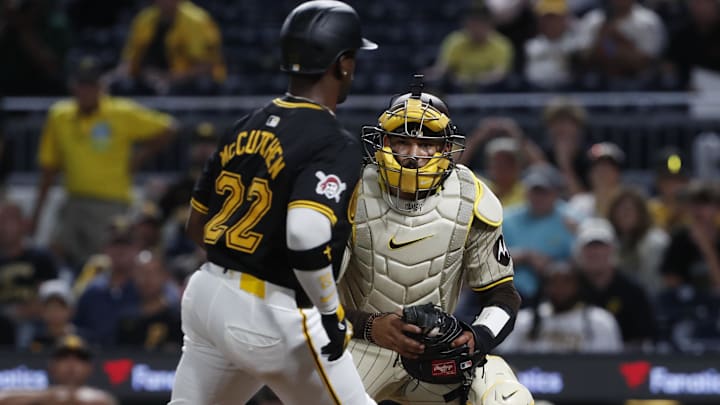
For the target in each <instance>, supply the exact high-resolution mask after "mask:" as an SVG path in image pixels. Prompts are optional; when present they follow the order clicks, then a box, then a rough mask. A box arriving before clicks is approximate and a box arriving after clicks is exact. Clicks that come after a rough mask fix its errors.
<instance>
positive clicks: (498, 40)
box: [427, 5, 514, 91]
mask: <svg viewBox="0 0 720 405" xmlns="http://www.w3.org/2000/svg"><path fill="white" fill-rule="evenodd" d="M513 58H514V50H513V47H512V43H511V42H510V40H508V39H507V38H506V37H504V36H503V35H502V34H500V33H498V32H497V31H495V29H494V26H493V19H492V15H491V13H490V10H489V9H488V8H487V6H485V5H478V6H474V7H473V8H471V9H470V10H469V11H468V12H467V13H466V14H465V21H464V26H463V29H461V30H458V31H455V32H452V33H450V34H449V35H448V36H447V37H445V39H444V40H443V42H442V44H441V45H440V53H439V55H438V57H437V61H436V63H435V65H434V66H433V67H431V68H430V69H429V71H428V72H427V74H428V78H429V79H431V80H438V79H443V80H446V81H449V82H450V84H451V85H454V86H456V87H457V88H459V89H460V90H464V91H474V90H477V88H478V87H484V86H488V85H491V84H495V83H498V82H501V81H502V80H503V79H505V78H506V76H507V74H508V73H510V71H511V70H512V66H513Z"/></svg>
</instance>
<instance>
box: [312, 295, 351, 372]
mask: <svg viewBox="0 0 720 405" xmlns="http://www.w3.org/2000/svg"><path fill="white" fill-rule="evenodd" d="M320 317H321V319H322V325H323V328H325V332H326V333H327V335H328V338H330V343H328V344H326V345H325V346H323V348H322V350H321V353H322V354H325V355H327V356H328V360H330V361H334V360H337V359H339V358H340V356H342V354H343V352H344V351H345V348H346V347H347V345H348V343H350V339H351V338H352V324H351V323H350V322H348V321H347V320H345V310H343V307H342V306H339V307H338V309H337V311H336V312H335V313H334V314H327V315H321V316H320Z"/></svg>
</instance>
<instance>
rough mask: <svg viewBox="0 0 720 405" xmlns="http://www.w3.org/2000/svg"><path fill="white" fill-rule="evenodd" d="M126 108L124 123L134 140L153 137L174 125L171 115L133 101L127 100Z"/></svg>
mask: <svg viewBox="0 0 720 405" xmlns="http://www.w3.org/2000/svg"><path fill="white" fill-rule="evenodd" d="M124 109H125V116H124V124H125V126H126V128H128V130H129V136H130V139H132V140H133V141H145V140H148V139H151V138H153V137H154V136H156V135H158V134H160V133H161V132H162V131H166V130H168V129H169V128H170V127H171V126H172V125H173V119H172V117H171V116H170V115H168V114H165V113H161V112H159V111H154V110H151V109H149V108H145V107H143V106H141V105H139V104H136V103H134V102H131V101H127V103H126V104H125V105H124Z"/></svg>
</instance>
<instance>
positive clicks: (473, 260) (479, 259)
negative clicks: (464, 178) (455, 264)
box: [463, 221, 514, 291]
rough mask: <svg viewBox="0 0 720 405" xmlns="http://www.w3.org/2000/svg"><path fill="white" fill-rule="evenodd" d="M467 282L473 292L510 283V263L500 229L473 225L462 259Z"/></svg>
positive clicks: (477, 223)
mask: <svg viewBox="0 0 720 405" xmlns="http://www.w3.org/2000/svg"><path fill="white" fill-rule="evenodd" d="M463 260H464V264H465V269H466V272H465V274H466V278H467V283H468V285H469V286H470V288H472V289H473V290H474V291H485V290H489V289H491V288H493V287H495V286H497V285H499V284H502V283H506V282H512V280H513V274H514V272H513V263H512V258H511V257H510V252H509V251H508V248H507V245H506V244H505V238H504V237H503V233H502V227H501V226H497V227H493V226H490V225H486V224H484V223H480V222H479V221H476V222H473V225H472V227H471V229H470V234H469V235H468V242H467V243H466V250H465V256H464V258H463Z"/></svg>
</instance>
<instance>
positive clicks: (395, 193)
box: [362, 75, 465, 212]
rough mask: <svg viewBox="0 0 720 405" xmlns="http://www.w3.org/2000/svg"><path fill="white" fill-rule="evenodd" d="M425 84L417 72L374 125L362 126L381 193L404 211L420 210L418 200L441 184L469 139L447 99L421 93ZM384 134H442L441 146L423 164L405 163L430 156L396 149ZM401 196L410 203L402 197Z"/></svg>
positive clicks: (439, 136) (427, 137)
mask: <svg viewBox="0 0 720 405" xmlns="http://www.w3.org/2000/svg"><path fill="white" fill-rule="evenodd" d="M422 87H423V84H422V75H416V76H415V83H413V84H412V85H411V91H410V92H409V93H406V94H402V95H400V96H397V97H395V98H393V99H392V100H391V101H390V106H389V107H388V109H387V110H386V111H385V112H383V113H382V114H381V115H380V117H379V118H378V124H377V125H376V126H365V127H363V128H362V139H363V142H364V143H365V150H366V158H367V160H368V161H369V162H370V163H373V164H376V165H377V166H378V171H379V173H380V181H381V185H382V186H383V191H384V193H383V196H384V197H385V199H386V201H387V202H388V204H389V205H390V206H391V207H392V208H394V209H396V210H399V211H404V212H409V211H414V210H416V209H417V207H418V205H417V204H415V203H416V202H417V201H418V200H421V199H423V198H425V197H427V196H428V195H429V194H431V193H432V192H434V191H435V190H437V189H438V188H439V187H440V185H441V184H442V182H443V181H444V180H445V178H447V176H448V175H450V173H451V171H452V170H453V168H454V155H455V154H456V153H459V152H461V151H462V149H463V143H464V139H465V137H464V136H463V135H461V134H460V133H459V132H458V129H457V127H456V126H455V125H454V124H453V123H452V121H451V120H450V117H449V113H448V108H447V105H446V104H445V102H443V101H442V100H441V99H440V98H439V97H437V96H434V95H432V94H429V93H423V92H422ZM385 137H403V138H410V139H416V140H419V141H438V140H441V141H442V146H441V148H440V150H441V151H440V152H437V153H435V154H434V155H433V156H431V157H429V162H428V163H427V164H425V165H424V166H422V167H418V168H408V167H403V166H402V165H401V164H400V161H401V160H403V159H407V158H411V159H418V160H420V159H426V158H428V157H426V156H411V155H403V154H401V153H397V152H395V151H393V150H392V148H391V147H390V146H387V144H386V142H385ZM409 195H412V196H413V197H412V198H409V197H408V196H409ZM401 199H402V200H405V201H409V202H410V204H405V203H401V202H400V200H401Z"/></svg>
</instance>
